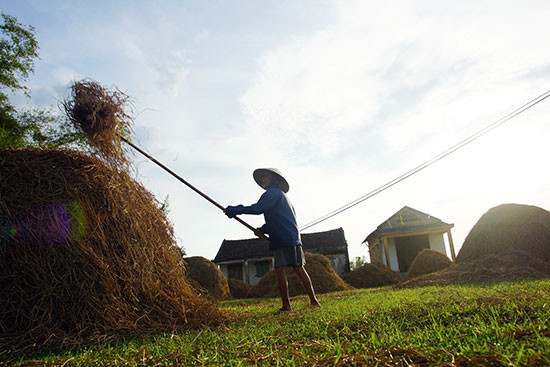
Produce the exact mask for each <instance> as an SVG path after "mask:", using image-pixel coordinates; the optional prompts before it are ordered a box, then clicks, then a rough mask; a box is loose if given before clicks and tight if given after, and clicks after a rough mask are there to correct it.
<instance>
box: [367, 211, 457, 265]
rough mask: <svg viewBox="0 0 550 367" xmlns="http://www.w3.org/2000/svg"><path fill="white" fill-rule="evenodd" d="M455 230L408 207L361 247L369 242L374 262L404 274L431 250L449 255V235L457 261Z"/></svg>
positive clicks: (369, 236) (450, 245)
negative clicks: (414, 262) (454, 241)
mask: <svg viewBox="0 0 550 367" xmlns="http://www.w3.org/2000/svg"><path fill="white" fill-rule="evenodd" d="M452 227H454V224H448V223H445V222H443V221H441V220H440V219H438V218H436V217H432V216H431V215H429V214H425V213H422V212H420V211H418V210H415V209H412V208H409V207H408V206H405V207H403V208H402V209H401V210H399V211H398V212H397V213H395V214H394V215H392V216H391V217H389V218H388V219H386V220H385V221H384V222H383V223H382V224H380V225H379V226H378V227H377V228H376V230H375V231H374V232H372V233H371V234H369V235H368V236H367V238H365V240H364V241H363V242H362V243H365V242H368V247H369V255H370V259H371V262H373V263H374V262H376V263H382V264H384V265H386V266H387V267H389V268H390V269H392V270H395V271H399V272H400V273H402V274H404V273H406V272H407V271H408V270H409V267H410V266H411V263H412V262H413V260H414V258H415V257H416V255H417V254H418V253H419V252H420V251H422V250H423V249H426V248H429V249H433V250H437V251H440V252H442V253H444V254H445V255H447V251H446V249H445V240H444V238H443V235H444V234H447V239H448V242H449V250H450V253H451V259H452V260H453V261H454V260H455V250H454V245H453V238H452V236H451V228H452ZM447 256H449V255H447Z"/></svg>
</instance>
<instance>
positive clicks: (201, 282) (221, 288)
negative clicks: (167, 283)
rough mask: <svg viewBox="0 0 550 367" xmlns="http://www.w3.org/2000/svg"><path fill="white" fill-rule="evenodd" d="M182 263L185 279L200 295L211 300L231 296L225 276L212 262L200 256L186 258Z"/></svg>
mask: <svg viewBox="0 0 550 367" xmlns="http://www.w3.org/2000/svg"><path fill="white" fill-rule="evenodd" d="M184 261H185V265H186V267H185V268H186V274H187V279H188V280H189V282H190V283H191V285H193V287H194V288H195V289H196V290H197V291H198V292H199V293H200V294H204V295H205V296H206V297H207V298H209V299H212V300H222V299H227V298H229V297H230V296H231V294H230V293H229V285H228V284H227V280H226V279H225V276H224V275H223V273H222V272H221V271H220V269H218V267H217V266H216V264H214V263H213V262H212V261H210V260H208V259H206V258H204V257H202V256H192V257H186V258H185V259H184Z"/></svg>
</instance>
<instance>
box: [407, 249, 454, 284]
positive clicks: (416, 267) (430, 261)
mask: <svg viewBox="0 0 550 367" xmlns="http://www.w3.org/2000/svg"><path fill="white" fill-rule="evenodd" d="M452 265H453V262H452V261H451V260H450V259H449V258H448V257H447V256H446V255H445V254H443V253H441V252H439V251H436V250H432V249H428V248H426V249H424V250H422V251H420V252H419V253H418V255H416V257H415V258H414V260H413V262H412V264H411V267H410V268H409V271H408V272H407V279H412V278H416V277H419V276H421V275H425V274H430V273H434V272H436V271H439V270H443V269H447V268H448V267H450V266H452Z"/></svg>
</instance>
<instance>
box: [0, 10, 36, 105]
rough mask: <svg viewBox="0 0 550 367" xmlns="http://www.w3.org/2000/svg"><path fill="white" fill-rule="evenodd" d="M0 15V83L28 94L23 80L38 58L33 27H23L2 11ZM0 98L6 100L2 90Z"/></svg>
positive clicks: (32, 70) (13, 90)
mask: <svg viewBox="0 0 550 367" xmlns="http://www.w3.org/2000/svg"><path fill="white" fill-rule="evenodd" d="M1 15H2V18H3V20H4V24H2V25H0V30H1V31H2V34H3V38H2V39H0V85H1V86H2V87H6V88H9V89H10V90H11V91H12V92H16V91H18V90H23V91H24V92H25V94H26V95H27V96H28V95H29V93H28V88H27V87H26V86H25V85H24V84H23V82H25V81H26V80H27V79H28V78H29V74H31V73H33V72H34V61H35V59H38V58H39V56H38V41H36V38H35V34H34V27H33V26H28V27H27V28H25V27H24V26H23V25H21V24H20V23H19V22H18V21H17V19H15V18H14V17H12V16H10V15H6V14H4V13H3V12H2V14H1ZM4 37H5V38H4ZM0 99H1V100H2V101H7V96H6V95H5V94H4V93H3V92H2V93H0Z"/></svg>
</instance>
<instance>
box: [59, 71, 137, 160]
mask: <svg viewBox="0 0 550 367" xmlns="http://www.w3.org/2000/svg"><path fill="white" fill-rule="evenodd" d="M129 103H130V97H129V96H127V95H126V94H124V93H123V92H121V91H120V90H118V89H117V88H113V90H109V89H107V88H105V87H103V86H101V85H100V84H99V83H97V82H94V81H91V80H82V81H78V82H75V83H73V85H72V86H71V88H70V94H69V96H68V97H67V98H66V99H65V101H64V102H63V103H62V104H63V107H64V109H65V113H66V114H67V116H68V118H69V120H70V121H71V122H72V123H73V125H74V126H75V127H76V128H77V130H79V131H82V132H83V133H84V134H85V135H84V136H85V138H86V140H87V141H88V142H89V144H90V148H91V149H92V152H93V153H94V154H98V155H100V156H101V157H102V158H103V159H104V160H105V161H106V162H107V163H109V164H112V165H114V166H125V167H128V166H129V163H128V160H127V158H126V156H125V153H124V148H123V146H122V142H121V140H120V138H119V136H128V135H129V134H130V133H131V131H132V129H131V125H132V122H133V121H132V118H131V117H130V116H129V115H128V114H127V112H126V109H127V108H128V107H129Z"/></svg>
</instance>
